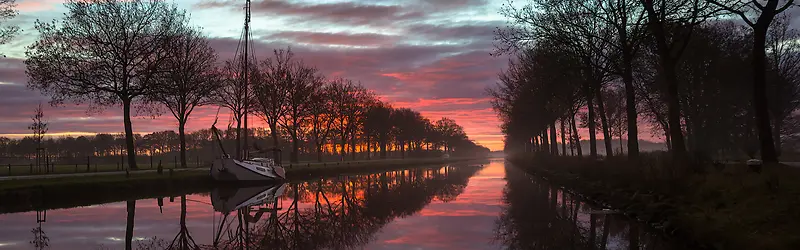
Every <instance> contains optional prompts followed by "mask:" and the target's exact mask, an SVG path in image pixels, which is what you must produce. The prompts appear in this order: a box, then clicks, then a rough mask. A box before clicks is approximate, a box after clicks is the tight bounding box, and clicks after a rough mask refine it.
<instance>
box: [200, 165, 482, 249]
mask: <svg viewBox="0 0 800 250" xmlns="http://www.w3.org/2000/svg"><path fill="white" fill-rule="evenodd" d="M480 169H481V167H480V166H460V167H443V168H438V169H412V170H402V171H391V172H385V173H379V174H363V175H355V176H341V177H338V178H328V179H319V180H314V181H307V182H302V183H289V184H288V187H287V190H286V192H284V195H283V196H282V197H281V198H279V200H276V201H275V202H273V203H271V204H263V205H261V206H253V207H247V208H242V209H239V210H238V211H235V212H233V213H235V215H231V214H228V215H223V216H222V217H233V216H235V217H236V219H235V220H232V219H226V220H223V222H222V223H220V224H219V225H218V226H219V228H218V229H216V232H215V234H216V235H215V237H217V238H218V239H219V240H215V244H212V245H204V246H200V248H202V249H320V248H329V249H352V248H357V247H360V246H364V245H365V244H367V243H368V242H369V241H370V240H371V238H372V237H373V235H374V234H375V233H376V232H378V231H379V230H380V229H381V228H382V227H383V226H384V225H386V224H388V223H389V222H391V221H392V220H394V219H395V218H398V217H405V216H409V215H412V214H414V213H416V212H417V211H419V210H421V209H422V208H424V207H425V206H426V205H428V204H429V203H430V202H431V201H432V200H434V199H437V200H441V201H444V202H447V201H451V200H454V199H455V198H456V197H457V196H458V195H460V194H461V193H462V192H463V191H464V188H465V187H466V186H467V183H468V181H469V178H470V177H471V176H473V175H474V174H475V173H477V171H478V170H480ZM284 202H289V204H288V206H287V207H285V208H284V207H283V205H284ZM254 213H255V214H254ZM264 216H267V217H266V218H262V217H264Z"/></svg>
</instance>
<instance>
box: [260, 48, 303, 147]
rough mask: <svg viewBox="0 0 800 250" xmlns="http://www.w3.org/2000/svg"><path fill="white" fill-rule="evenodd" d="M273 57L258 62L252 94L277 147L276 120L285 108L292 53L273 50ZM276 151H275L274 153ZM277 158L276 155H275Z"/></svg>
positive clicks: (290, 79)
mask: <svg viewBox="0 0 800 250" xmlns="http://www.w3.org/2000/svg"><path fill="white" fill-rule="evenodd" d="M273 55H274V58H266V59H264V61H261V62H260V63H259V70H260V72H259V73H258V74H257V78H256V79H258V80H256V81H254V82H253V95H254V97H255V103H256V105H257V107H258V112H257V113H256V114H257V115H258V116H260V117H261V118H262V119H263V120H264V121H266V122H267V125H268V126H269V131H270V136H271V137H272V143H273V146H274V147H275V148H278V147H279V141H280V140H279V137H278V120H279V119H281V117H283V116H284V114H285V112H286V110H287V109H285V108H284V107H285V106H286V103H287V97H286V95H287V92H288V91H289V90H288V89H289V86H291V85H290V84H291V81H292V74H291V70H292V64H293V63H294V61H293V60H292V58H293V57H294V53H292V50H291V48H287V49H286V50H283V49H280V50H274V51H273ZM277 153H278V152H277V151H275V154H277ZM275 157H276V159H277V157H278V156H277V155H275Z"/></svg>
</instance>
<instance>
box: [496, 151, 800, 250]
mask: <svg viewBox="0 0 800 250" xmlns="http://www.w3.org/2000/svg"><path fill="white" fill-rule="evenodd" d="M665 159H667V158H666V157H664V156H661V157H659V156H657V155H644V156H643V158H642V161H641V162H640V163H636V164H633V163H630V162H627V161H624V160H614V159H610V160H606V161H595V160H589V159H586V158H572V157H548V156H540V157H535V158H534V157H519V156H518V157H514V158H512V159H510V160H511V161H512V162H514V164H515V165H516V166H519V167H521V168H523V169H525V170H526V171H528V172H531V173H533V174H536V175H539V176H542V177H544V178H547V179H548V180H549V181H551V182H554V183H557V184H559V185H563V186H565V187H567V188H571V189H574V190H575V191H577V192H579V193H581V194H583V195H585V196H586V198H587V199H590V200H593V201H595V202H597V203H600V204H605V205H607V206H609V207H613V208H617V209H620V210H622V211H624V212H625V213H626V214H628V215H630V216H632V217H634V218H636V219H639V220H642V221H645V222H648V223H650V224H652V225H654V226H656V227H658V228H661V229H664V231H666V232H667V233H668V234H670V235H672V236H674V237H676V238H677V239H678V240H679V242H683V243H685V244H686V245H687V246H691V247H696V248H702V249H800V234H798V233H800V209H797V208H798V207H800V169H797V168H792V167H787V166H783V165H776V166H765V168H764V171H763V172H762V173H761V174H757V173H753V172H750V171H749V170H748V169H747V167H746V166H743V165H728V166H724V168H721V169H720V168H713V167H710V168H706V169H705V170H706V171H705V173H680V172H678V171H674V169H673V168H671V167H669V166H671V165H670V163H669V162H668V160H665Z"/></svg>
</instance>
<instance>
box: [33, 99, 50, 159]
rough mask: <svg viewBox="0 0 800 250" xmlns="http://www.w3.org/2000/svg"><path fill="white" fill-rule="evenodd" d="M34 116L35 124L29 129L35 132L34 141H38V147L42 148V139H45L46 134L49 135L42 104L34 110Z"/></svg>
mask: <svg viewBox="0 0 800 250" xmlns="http://www.w3.org/2000/svg"><path fill="white" fill-rule="evenodd" d="M33 112H34V115H33V117H31V120H33V123H31V125H30V126H28V129H30V130H31V132H33V139H34V140H36V147H37V148H41V147H42V139H44V136H45V134H47V130H49V129H48V128H47V121H45V120H44V109H42V104H41V103H39V106H36V108H35V109H34V110H33Z"/></svg>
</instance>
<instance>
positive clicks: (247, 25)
mask: <svg viewBox="0 0 800 250" xmlns="http://www.w3.org/2000/svg"><path fill="white" fill-rule="evenodd" d="M244 13H245V14H244V64H243V65H244V66H243V67H244V68H243V69H242V70H243V71H242V72H243V74H244V154H242V156H243V157H244V159H248V158H249V157H248V153H249V150H248V144H247V137H248V136H247V134H248V130H247V114H248V113H249V111H248V108H249V106H250V96H249V95H248V93H247V91H248V89H249V88H250V81H249V79H248V75H249V71H250V63H249V59H250V58H249V57H248V55H247V54H248V52H249V48H248V43H249V42H250V0H246V3H245V5H244Z"/></svg>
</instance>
